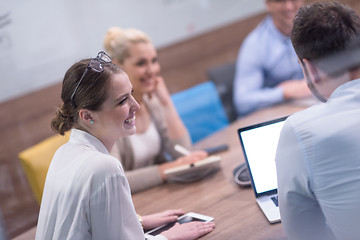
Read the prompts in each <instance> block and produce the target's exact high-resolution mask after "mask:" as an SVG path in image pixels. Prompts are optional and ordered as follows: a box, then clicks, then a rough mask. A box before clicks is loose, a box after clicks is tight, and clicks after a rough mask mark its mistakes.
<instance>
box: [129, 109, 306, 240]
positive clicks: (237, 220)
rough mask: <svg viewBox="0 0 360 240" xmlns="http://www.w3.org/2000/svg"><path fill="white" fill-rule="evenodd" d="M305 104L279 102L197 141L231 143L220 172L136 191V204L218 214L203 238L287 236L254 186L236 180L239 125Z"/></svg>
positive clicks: (141, 208) (146, 209) (140, 208)
mask: <svg viewBox="0 0 360 240" xmlns="http://www.w3.org/2000/svg"><path fill="white" fill-rule="evenodd" d="M303 108H304V107H301V106H292V105H279V106H275V107H272V108H269V109H264V110H261V111H258V112H256V113H253V114H251V115H249V116H247V117H244V118H242V119H240V120H238V121H236V122H234V123H232V124H231V125H230V126H228V127H227V128H225V129H223V130H221V131H219V132H217V133H215V134H213V135H211V136H210V137H208V138H206V139H205V140H203V141H201V142H199V143H197V144H196V145H195V146H194V147H195V148H197V149H201V148H204V147H211V146H216V145H219V144H223V143H227V144H229V147H230V148H229V150H228V151H227V152H224V153H221V154H219V155H220V156H221V157H222V160H221V164H222V168H221V170H220V171H219V172H217V173H216V174H214V175H212V176H210V177H208V178H206V179H203V180H201V181H198V182H194V183H187V184H180V183H169V184H164V185H162V186H158V187H155V188H152V189H149V190H147V191H144V192H140V193H137V194H134V195H133V201H134V205H135V208H136V210H137V212H138V213H139V214H142V215H144V214H145V215H146V214H150V213H154V212H158V211H163V210H166V209H172V208H182V209H183V210H184V211H186V212H190V211H193V212H198V213H202V214H205V215H209V216H212V217H214V219H215V223H216V228H215V230H214V231H213V232H211V233H210V234H208V235H206V236H204V237H203V238H202V239H216V240H230V239H234V240H235V239H236V240H238V239H287V237H286V236H285V233H284V231H283V229H282V225H281V223H276V224H270V223H269V222H268V221H267V219H266V217H265V215H263V213H262V211H261V210H260V208H259V207H258V205H257V203H256V201H255V196H254V193H253V191H252V189H251V188H250V187H245V188H244V187H240V186H238V185H236V184H235V182H234V180H233V169H234V168H235V167H236V166H238V165H240V164H241V163H243V162H244V161H245V160H244V156H243V153H242V150H241V146H240V142H239V139H238V136H237V129H238V128H240V127H244V126H247V125H251V124H255V123H259V122H263V121H267V120H271V119H274V118H278V117H283V116H286V115H290V114H292V113H294V112H296V111H299V110H301V109H303Z"/></svg>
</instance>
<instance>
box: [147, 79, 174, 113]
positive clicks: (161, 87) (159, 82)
mask: <svg viewBox="0 0 360 240" xmlns="http://www.w3.org/2000/svg"><path fill="white" fill-rule="evenodd" d="M155 82H156V87H155V90H154V92H152V93H151V94H150V97H151V96H152V94H154V95H156V96H157V97H158V99H159V101H160V104H161V105H162V107H167V106H168V105H169V104H170V103H171V97H170V93H169V91H168V89H167V87H166V85H165V82H164V79H163V78H162V77H161V76H156V81H155Z"/></svg>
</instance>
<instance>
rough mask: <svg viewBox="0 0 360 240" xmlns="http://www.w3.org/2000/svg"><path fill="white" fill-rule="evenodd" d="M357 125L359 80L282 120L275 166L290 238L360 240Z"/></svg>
mask: <svg viewBox="0 0 360 240" xmlns="http://www.w3.org/2000/svg"><path fill="white" fill-rule="evenodd" d="M359 123H360V79H358V80H353V81H350V82H347V83H345V84H343V85H341V86H339V87H338V88H337V89H336V90H335V91H334V92H333V93H332V95H331V97H330V98H329V100H328V101H327V103H321V104H319V105H315V106H313V107H310V108H308V109H306V110H304V111H301V112H298V113H295V114H293V115H292V116H290V117H289V118H288V119H287V120H286V122H285V124H284V127H283V129H282V131H281V134H280V139H279V144H278V149H277V153H276V165H277V175H278V193H279V207H280V215H281V220H282V225H283V227H284V229H285V232H286V233H287V235H288V237H289V239H292V240H303V239H306V240H332V239H346V240H355V239H356V240H357V239H360V227H359V224H360V147H359V144H360V124H359Z"/></svg>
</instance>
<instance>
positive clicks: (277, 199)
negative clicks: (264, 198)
mask: <svg viewBox="0 0 360 240" xmlns="http://www.w3.org/2000/svg"><path fill="white" fill-rule="evenodd" d="M271 200H272V201H273V202H274V203H275V205H276V206H277V207H278V206H279V198H278V196H273V197H271Z"/></svg>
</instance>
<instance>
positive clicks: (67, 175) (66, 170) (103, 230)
mask: <svg viewBox="0 0 360 240" xmlns="http://www.w3.org/2000/svg"><path fill="white" fill-rule="evenodd" d="M158 237H159V239H164V237H163V236H158ZM36 239H37V240H41V239H124V240H125V239H131V240H133V239H134V240H136V239H139V240H140V239H141V240H144V234H143V230H142V228H141V225H140V223H139V220H138V218H137V215H136V212H135V209H134V205H133V203H132V199H131V194H130V188H129V184H128V181H127V179H126V177H125V175H124V171H123V169H122V166H121V164H120V162H119V161H118V160H117V159H116V158H115V157H112V156H111V155H109V152H108V151H107V149H106V148H105V146H104V145H103V144H102V143H101V142H100V141H99V140H98V139H97V138H95V137H94V136H92V135H90V134H88V133H86V132H84V131H81V130H77V129H72V130H71V135H70V140H69V142H68V143H66V144H64V145H63V146H61V147H60V148H59V149H58V150H57V151H56V153H55V155H54V157H53V160H52V162H51V164H50V167H49V170H48V173H47V177H46V182H45V187H44V193H43V196H42V202H41V207H40V213H39V219H38V225H37V231H36Z"/></svg>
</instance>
